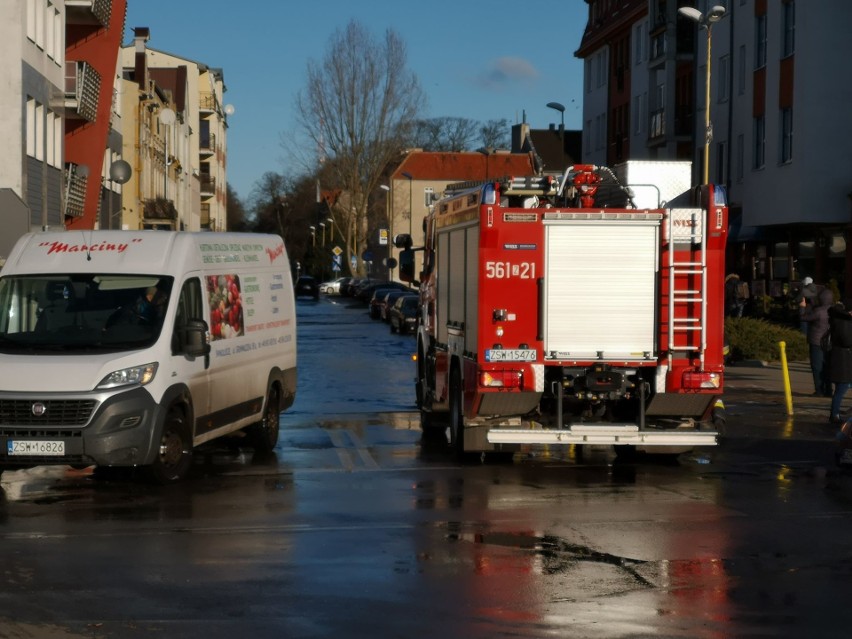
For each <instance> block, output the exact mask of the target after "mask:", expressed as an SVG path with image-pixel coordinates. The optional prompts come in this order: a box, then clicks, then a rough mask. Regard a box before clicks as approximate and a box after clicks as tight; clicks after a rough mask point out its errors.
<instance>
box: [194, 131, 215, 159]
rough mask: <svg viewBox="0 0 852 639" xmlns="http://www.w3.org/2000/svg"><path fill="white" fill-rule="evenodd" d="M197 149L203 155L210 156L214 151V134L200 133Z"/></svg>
mask: <svg viewBox="0 0 852 639" xmlns="http://www.w3.org/2000/svg"><path fill="white" fill-rule="evenodd" d="M198 150H199V153H200V154H201V155H204V156H211V155H213V154H214V153H216V134H215V133H208V134H207V135H202V136H201V138H200V139H199V142H198Z"/></svg>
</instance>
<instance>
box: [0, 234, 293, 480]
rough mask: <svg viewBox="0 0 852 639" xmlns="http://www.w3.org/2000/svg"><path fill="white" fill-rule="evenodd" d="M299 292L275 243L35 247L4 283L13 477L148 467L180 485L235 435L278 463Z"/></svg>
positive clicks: (179, 239)
mask: <svg viewBox="0 0 852 639" xmlns="http://www.w3.org/2000/svg"><path fill="white" fill-rule="evenodd" d="M291 281H292V278H291V275H290V267H289V260H288V258H287V252H286V249H285V247H284V242H283V240H282V239H281V238H280V237H278V236H275V235H260V234H250V233H186V232H170V231H84V232H73V233H72V232H58V233H31V234H27V235H25V236H24V237H22V238H21V239H20V240H19V241H18V242H17V244H16V245H15V247H14V248H13V250H12V252H11V253H10V255H9V258H8V259H7V261H6V264H5V265H4V267H3V269H2V271H0V472H2V470H3V469H9V468H22V467H28V466H37V465H43V464H63V465H73V466H90V465H96V466H105V467H118V466H138V467H144V468H145V469H146V470H147V471H148V472H149V474H150V475H151V477H152V478H153V479H154V480H155V481H157V482H160V483H170V482H175V481H179V480H180V479H182V478H184V477H185V476H186V475H187V473H188V472H189V470H190V468H191V465H192V452H193V448H194V447H196V446H198V445H200V444H203V443H205V442H207V441H210V440H213V439H216V438H218V437H221V436H224V435H228V434H231V433H235V432H236V431H244V432H245V434H246V435H247V436H248V440H249V441H250V443H251V444H252V445H253V446H254V448H255V450H256V451H260V452H267V451H270V450H272V449H273V448H274V447H275V445H276V444H277V442H278V431H279V419H280V413H281V412H282V411H284V410H286V409H287V408H289V407H290V406H291V405H292V404H293V401H294V400H295V393H296V368H297V367H296V319H295V305H294V296H293V289H292V286H291V285H290V282H291Z"/></svg>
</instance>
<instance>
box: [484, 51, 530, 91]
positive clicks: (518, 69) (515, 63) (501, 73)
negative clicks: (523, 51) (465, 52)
mask: <svg viewBox="0 0 852 639" xmlns="http://www.w3.org/2000/svg"><path fill="white" fill-rule="evenodd" d="M538 77H539V72H538V70H537V69H536V68H535V67H534V66H533V65H532V64H531V63H530V62H529V61H527V60H525V59H523V58H513V57H508V56H505V57H502V58H497V59H495V60H492V61H491V63H490V64H489V65H488V68H487V69H486V70H485V71H484V72H483V73H482V74H481V75H480V77H479V79H478V80H479V84H481V85H482V86H484V87H486V88H490V89H503V88H506V87H509V86H511V85H513V84H531V83H533V82H535V81H536V80H537V79H538Z"/></svg>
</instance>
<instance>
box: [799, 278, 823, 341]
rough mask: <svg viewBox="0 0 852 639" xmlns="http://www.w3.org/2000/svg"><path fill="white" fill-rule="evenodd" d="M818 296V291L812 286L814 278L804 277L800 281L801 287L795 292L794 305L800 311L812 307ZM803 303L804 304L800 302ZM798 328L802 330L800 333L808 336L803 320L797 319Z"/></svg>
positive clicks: (815, 286)
mask: <svg viewBox="0 0 852 639" xmlns="http://www.w3.org/2000/svg"><path fill="white" fill-rule="evenodd" d="M818 295H819V289H818V288H817V285H816V284H814V278H812V277H805V278H803V279H802V285H801V286H800V287H799V290H798V291H796V297H795V299H794V303H795V304H796V306H798V307H799V308H800V309H802V308H808V307H810V306H813V305H814V304H815V303H816V302H817V297H818ZM803 301H804V304H802V302H803ZM799 319H800V322H799V326H800V327H801V329H802V333H804V334H805V335H807V334H808V322H807V320H805V319H803V318H801V317H800V318H799Z"/></svg>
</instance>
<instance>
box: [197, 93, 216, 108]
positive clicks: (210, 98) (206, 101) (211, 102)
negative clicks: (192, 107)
mask: <svg viewBox="0 0 852 639" xmlns="http://www.w3.org/2000/svg"><path fill="white" fill-rule="evenodd" d="M198 108H199V109H201V110H202V111H215V110H216V96H215V95H214V94H212V93H202V94H200V95H199V96H198Z"/></svg>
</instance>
